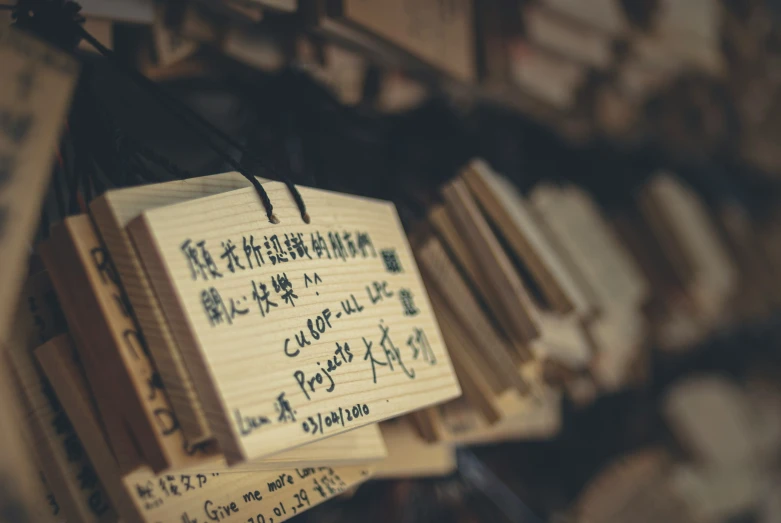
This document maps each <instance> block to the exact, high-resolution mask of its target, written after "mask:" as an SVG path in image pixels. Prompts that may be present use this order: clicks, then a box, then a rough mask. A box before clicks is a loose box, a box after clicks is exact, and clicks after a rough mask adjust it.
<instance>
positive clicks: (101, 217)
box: [90, 172, 249, 443]
mask: <svg viewBox="0 0 781 523" xmlns="http://www.w3.org/2000/svg"><path fill="white" fill-rule="evenodd" d="M248 183H249V182H248V181H247V179H246V178H244V177H243V176H242V175H240V174H239V173H236V172H231V173H223V174H217V175H214V176H206V177H203V178H194V179H191V180H183V181H173V182H167V183H160V184H154V185H143V186H140V187H131V188H127V189H118V190H113V191H108V192H107V193H105V194H104V195H103V196H101V197H100V198H97V199H96V200H95V201H94V202H92V204H91V206H90V212H91V213H92V216H93V219H94V220H95V224H96V226H97V228H98V231H99V232H100V235H101V237H102V239H103V242H104V243H105V244H106V247H107V248H108V251H109V254H110V255H111V260H112V263H113V264H114V267H115V268H116V271H117V274H118V275H119V279H120V281H121V283H122V287H123V288H124V290H125V293H126V294H127V297H128V301H129V302H130V305H131V307H132V310H133V315H134V316H135V318H136V320H137V322H138V325H139V327H140V328H141V330H142V332H143V333H144V339H145V341H146V344H147V348H148V349H149V353H150V354H151V356H152V359H153V360H154V363H155V367H156V368H157V370H158V372H159V373H160V377H161V378H162V381H163V384H164V385H165V388H166V391H167V393H168V398H169V401H170V402H171V407H172V408H173V411H174V413H175V414H176V417H177V419H178V420H179V423H180V426H181V428H182V432H184V435H185V438H186V439H187V441H189V442H191V443H199V442H201V441H205V440H208V439H209V438H211V431H210V430H209V427H208V425H207V423H206V418H205V415H204V413H203V409H202V407H201V405H200V403H199V402H198V399H197V397H196V394H195V387H194V385H193V382H192V378H191V377H190V373H189V370H188V369H187V364H186V362H185V361H184V359H183V358H182V356H181V354H180V351H179V347H178V346H177V344H176V341H175V340H174V338H173V335H172V334H171V329H170V327H169V326H168V324H167V323H166V319H165V315H164V314H163V311H162V308H161V307H160V302H159V300H158V299H157V296H155V293H154V291H153V290H152V287H151V285H150V283H149V281H148V280H147V278H146V274H145V273H144V268H143V266H142V265H141V261H140V260H139V258H138V254H137V253H136V250H135V248H134V247H133V243H132V241H131V240H130V236H129V235H128V234H127V232H126V231H125V227H126V226H127V224H128V223H130V221H131V220H132V219H134V218H137V217H138V216H140V215H141V213H142V212H144V211H146V210H149V209H155V208H157V207H163V206H165V205H171V204H174V203H179V202H184V201H188V200H194V199H196V198H200V197H203V196H210V195H213V194H219V193H222V192H227V191H231V190H234V189H240V188H242V187H246V186H247V184H248Z"/></svg>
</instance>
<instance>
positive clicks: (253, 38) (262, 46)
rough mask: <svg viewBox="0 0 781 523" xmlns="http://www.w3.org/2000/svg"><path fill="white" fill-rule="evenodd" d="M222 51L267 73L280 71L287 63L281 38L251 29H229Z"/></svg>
mask: <svg viewBox="0 0 781 523" xmlns="http://www.w3.org/2000/svg"><path fill="white" fill-rule="evenodd" d="M221 49H222V52H223V53H224V54H225V55H226V56H230V57H231V58H233V59H234V60H238V61H239V62H242V63H244V64H246V65H249V66H251V67H254V68H256V69H259V70H261V71H266V72H273V71H278V70H280V69H282V67H284V66H285V64H286V62H287V56H286V49H285V45H284V42H283V41H282V39H281V38H279V37H278V36H277V35H274V34H271V33H262V32H258V31H257V30H253V29H250V28H243V27H232V28H231V29H229V30H228V32H227V33H226V35H225V38H224V39H223V40H222V44H221Z"/></svg>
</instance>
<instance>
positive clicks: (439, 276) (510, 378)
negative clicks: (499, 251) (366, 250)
mask: <svg viewBox="0 0 781 523" xmlns="http://www.w3.org/2000/svg"><path fill="white" fill-rule="evenodd" d="M416 255H417V259H418V260H419V262H420V268H421V270H422V271H423V273H424V275H425V277H426V281H427V282H428V283H429V285H430V286H431V287H432V288H436V289H437V292H438V293H439V294H440V295H441V296H442V300H443V301H444V302H446V303H447V305H448V306H449V307H450V310H451V311H452V313H453V314H454V315H455V316H456V318H458V322H459V323H460V325H461V326H462V328H463V329H464V330H465V331H466V332H467V333H468V334H467V335H468V336H469V337H468V343H469V345H467V348H468V349H470V348H471V349H472V350H475V351H477V352H479V353H481V354H482V356H483V358H482V363H481V366H480V372H481V373H482V374H483V375H484V376H486V377H488V379H489V382H490V383H491V384H492V386H493V387H494V388H495V390H496V391H497V392H499V391H502V390H505V389H506V388H508V387H514V388H516V389H518V390H521V391H522V390H525V389H526V385H525V384H524V383H523V380H522V379H521V378H520V376H519V375H518V373H516V372H515V367H516V365H515V362H514V360H513V358H512V357H511V349H510V346H509V344H508V342H507V341H506V338H503V337H501V336H500V335H499V334H498V333H497V331H496V329H495V328H494V327H493V325H492V324H491V323H490V321H489V319H488V317H487V316H486V314H485V313H484V312H483V311H482V310H481V308H480V306H479V305H478V303H477V302H476V300H475V298H474V297H473V296H472V293H471V291H470V290H469V288H468V287H467V285H466V283H465V282H464V280H463V278H461V276H460V275H459V274H458V271H457V269H456V267H455V265H454V264H453V261H452V260H451V259H450V257H449V256H448V254H447V252H445V250H444V248H443V247H442V244H441V242H440V241H439V240H438V239H437V238H435V237H431V238H428V239H427V240H425V241H424V242H423V243H422V245H420V246H419V247H418V248H417V249H416Z"/></svg>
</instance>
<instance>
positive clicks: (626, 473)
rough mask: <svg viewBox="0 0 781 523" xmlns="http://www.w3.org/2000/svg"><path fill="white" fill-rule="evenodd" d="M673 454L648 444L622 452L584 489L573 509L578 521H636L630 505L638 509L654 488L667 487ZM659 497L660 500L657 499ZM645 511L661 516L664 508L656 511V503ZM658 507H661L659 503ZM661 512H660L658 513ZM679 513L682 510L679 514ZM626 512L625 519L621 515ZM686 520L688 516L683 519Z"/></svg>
mask: <svg viewBox="0 0 781 523" xmlns="http://www.w3.org/2000/svg"><path fill="white" fill-rule="evenodd" d="M670 466H671V456H670V455H669V454H668V453H667V452H666V451H665V450H664V449H660V448H653V447H651V448H645V449H642V450H639V451H637V452H635V453H633V454H630V455H628V456H621V457H620V458H618V459H616V460H615V461H614V462H613V463H610V464H609V465H608V466H607V467H605V469H604V470H602V471H600V472H599V474H598V475H597V476H596V477H595V478H593V479H591V481H589V483H588V484H587V485H586V487H585V488H584V489H583V492H581V494H580V496H579V497H578V500H577V502H576V504H575V507H574V509H573V512H574V514H573V516H575V518H574V520H575V521H577V522H578V523H590V522H594V521H610V522H619V521H629V520H631V521H635V520H636V517H634V516H632V515H631V514H627V513H626V509H627V508H631V509H633V510H635V511H637V510H639V509H640V508H641V507H639V506H638V505H636V504H635V503H637V501H638V500H640V498H642V497H643V496H647V495H648V493H651V494H652V493H653V491H656V492H661V491H664V490H665V488H664V485H665V483H666V482H668V481H669V470H670ZM657 501H658V500H657ZM642 508H645V509H647V512H646V511H643V512H642V513H650V514H653V515H654V516H660V515H662V514H664V512H665V511H663V510H660V511H658V512H657V511H654V507H642ZM657 508H660V509H661V508H662V506H661V504H660V503H659V504H657ZM659 512H661V514H660V513H659ZM676 515H677V516H680V515H681V514H680V513H678V514H676ZM621 516H623V517H624V518H625V519H621ZM651 521H679V519H678V518H675V519H667V518H663V519H652V520H651ZM683 521H687V520H683Z"/></svg>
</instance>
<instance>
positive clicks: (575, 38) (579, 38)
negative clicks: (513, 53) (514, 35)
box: [522, 4, 613, 69]
mask: <svg viewBox="0 0 781 523" xmlns="http://www.w3.org/2000/svg"><path fill="white" fill-rule="evenodd" d="M522 9H523V23H524V28H525V29H526V35H527V36H528V37H529V39H530V40H531V41H532V42H533V43H534V44H536V45H538V46H540V47H543V48H546V49H549V50H551V51H554V52H556V53H558V54H560V55H562V56H564V57H567V58H569V59H571V60H575V61H578V62H582V63H584V64H588V65H590V66H592V67H595V68H597V69H606V68H607V67H609V66H610V65H612V60H613V40H612V38H611V37H610V35H608V34H605V33H604V32H602V31H599V30H595V29H593V28H591V27H588V26H586V25H583V24H580V23H578V22H575V21H573V20H572V19H568V18H567V17H566V16H561V15H560V14H559V13H556V12H555V11H553V10H551V9H548V8H546V7H545V6H543V5H540V4H526V5H524V6H523V7H522Z"/></svg>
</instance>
